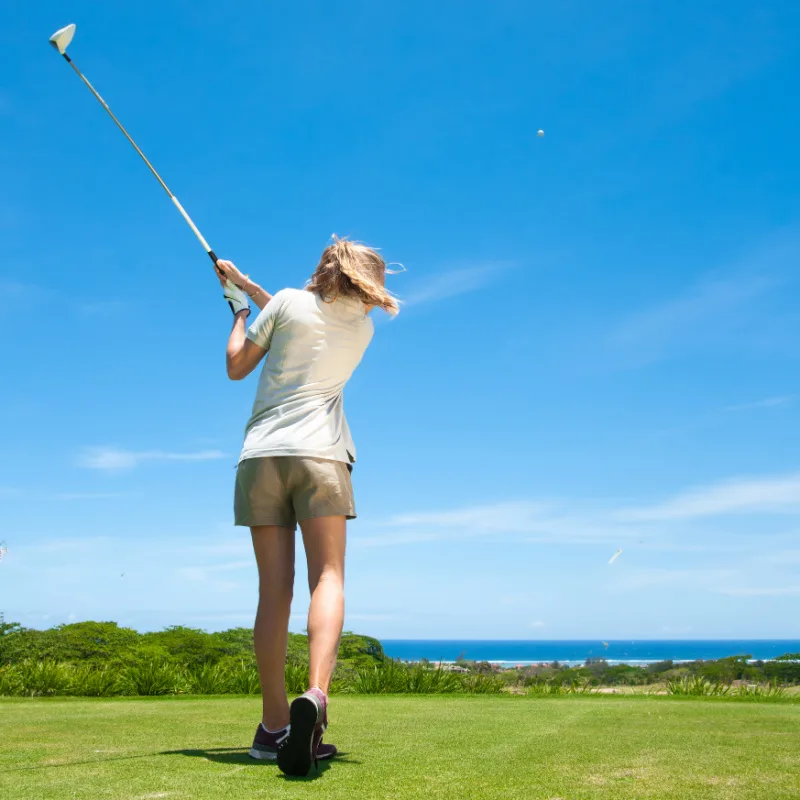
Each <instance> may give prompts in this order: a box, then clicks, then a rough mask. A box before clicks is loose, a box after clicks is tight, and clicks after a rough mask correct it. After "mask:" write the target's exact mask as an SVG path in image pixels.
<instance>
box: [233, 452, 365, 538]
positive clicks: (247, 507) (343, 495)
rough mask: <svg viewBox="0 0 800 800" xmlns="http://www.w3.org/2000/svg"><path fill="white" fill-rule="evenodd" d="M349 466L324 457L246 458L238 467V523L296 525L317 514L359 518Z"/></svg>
mask: <svg viewBox="0 0 800 800" xmlns="http://www.w3.org/2000/svg"><path fill="white" fill-rule="evenodd" d="M350 470H351V467H350V465H349V464H345V463H344V462H343V461H329V460H327V459H324V458H305V457H302V456H275V457H270V458H247V459H245V460H244V461H242V462H241V463H240V464H239V468H238V469H237V471H236V492H235V495H234V501H233V509H234V520H235V522H234V524H235V525H245V526H247V527H250V528H252V527H254V526H257V525H280V526H281V527H285V528H296V527H297V523H298V521H302V520H304V519H313V518H314V517H340V516H341V517H347V519H355V516H356V506H355V501H354V500H353V484H352V482H351V480H350Z"/></svg>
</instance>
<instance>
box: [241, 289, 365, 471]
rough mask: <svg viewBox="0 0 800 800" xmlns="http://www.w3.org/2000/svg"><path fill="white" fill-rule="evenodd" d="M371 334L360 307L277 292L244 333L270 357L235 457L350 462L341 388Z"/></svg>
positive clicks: (346, 300) (293, 292)
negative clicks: (312, 458)
mask: <svg viewBox="0 0 800 800" xmlns="http://www.w3.org/2000/svg"><path fill="white" fill-rule="evenodd" d="M373 332H374V328H373V324H372V320H371V319H370V318H369V317H368V316H367V314H366V313H365V312H364V304H363V303H362V302H361V301H360V300H357V299H354V298H349V297H347V298H342V297H340V298H338V299H336V300H334V301H333V302H330V303H327V302H325V301H324V300H322V298H320V297H319V295H317V294H315V293H313V292H308V291H305V290H300V289H282V290H281V291H280V292H277V293H276V294H275V295H274V296H273V297H272V299H271V300H270V301H269V303H267V305H266V307H265V308H264V309H263V311H261V313H260V314H259V315H258V317H256V319H255V321H254V322H253V323H252V325H250V327H249V328H248V331H247V338H248V339H250V340H252V341H253V342H255V343H256V344H257V345H259V347H263V348H264V349H265V350H267V351H269V352H268V354H267V358H266V361H265V363H264V366H263V368H262V370H261V376H260V378H259V380H258V390H257V392H256V400H255V403H254V404H253V413H252V415H251V417H250V421H249V422H248V423H247V428H246V430H245V440H244V447H243V449H242V454H241V456H240V458H239V460H240V461H243V460H244V459H246V458H257V457H260V456H312V457H316V458H327V459H332V460H334V461H344V462H346V463H352V462H354V461H355V460H356V448H355V445H354V444H353V439H352V437H351V436H350V429H349V428H348V426H347V420H346V419H345V415H344V398H343V390H344V385H345V384H346V383H347V381H348V379H349V378H350V376H351V375H352V374H353V371H354V370H355V368H356V367H357V366H358V364H359V362H360V361H361V358H362V356H363V355H364V351H365V350H366V349H367V345H369V343H370V340H371V339H372V334H373Z"/></svg>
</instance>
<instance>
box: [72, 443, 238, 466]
mask: <svg viewBox="0 0 800 800" xmlns="http://www.w3.org/2000/svg"><path fill="white" fill-rule="evenodd" d="M224 457H225V453H223V452H222V451H221V450H200V451H198V452H194V453H172V452H167V451H164V450H144V451H134V450H122V449H120V448H117V447H86V448H84V450H83V452H82V453H81V454H80V455H79V456H78V457H77V459H76V463H77V465H78V466H79V467H85V468H86V469H98V470H106V471H110V472H115V471H121V470H126V469H133V468H134V467H137V466H139V464H142V463H144V462H146V461H212V460H215V459H219V458H224Z"/></svg>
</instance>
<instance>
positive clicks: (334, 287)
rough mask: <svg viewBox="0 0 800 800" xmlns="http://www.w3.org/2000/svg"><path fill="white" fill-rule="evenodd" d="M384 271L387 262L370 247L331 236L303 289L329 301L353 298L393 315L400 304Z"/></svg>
mask: <svg viewBox="0 0 800 800" xmlns="http://www.w3.org/2000/svg"><path fill="white" fill-rule="evenodd" d="M389 271H390V270H389ZM386 272H387V269H386V262H385V261H384V260H383V259H382V258H381V257H380V256H379V255H378V253H377V252H376V251H375V250H373V249H372V248H371V247H367V246H366V245H363V244H360V243H359V242H351V241H350V240H349V239H344V238H339V237H338V236H334V237H333V244H331V245H329V246H328V247H326V248H325V249H324V250H323V251H322V258H320V260H319V264H317V268H316V270H315V271H314V274H313V275H312V276H311V281H310V282H309V284H308V286H306V289H307V290H308V291H309V292H316V293H317V294H318V295H319V296H320V297H321V298H322V299H323V300H325V301H327V302H329V303H332V302H333V301H334V300H336V298H337V297H355V298H358V299H359V300H361V302H362V303H365V304H366V305H368V306H377V307H378V308H382V309H383V310H384V311H385V312H386V313H387V314H392V315H394V314H397V312H398V311H399V310H400V306H399V303H398V302H397V299H396V298H395V297H393V296H392V295H391V294H390V293H389V292H388V291H387V290H386V286H385V285H384V284H385V280H386Z"/></svg>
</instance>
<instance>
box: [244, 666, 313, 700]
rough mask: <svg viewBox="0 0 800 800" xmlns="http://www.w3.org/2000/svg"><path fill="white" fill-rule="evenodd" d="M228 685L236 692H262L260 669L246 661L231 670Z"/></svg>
mask: <svg viewBox="0 0 800 800" xmlns="http://www.w3.org/2000/svg"><path fill="white" fill-rule="evenodd" d="M228 685H229V686H230V687H231V688H230V691H232V692H233V693H234V694H261V683H260V682H259V680H258V670H257V669H256V668H255V667H253V666H250V665H249V664H246V663H245V662H244V661H241V662H239V664H237V665H236V666H235V667H234V668H233V669H232V670H231V672H230V676H229V683H228ZM303 691H305V689H304V690H303Z"/></svg>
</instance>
